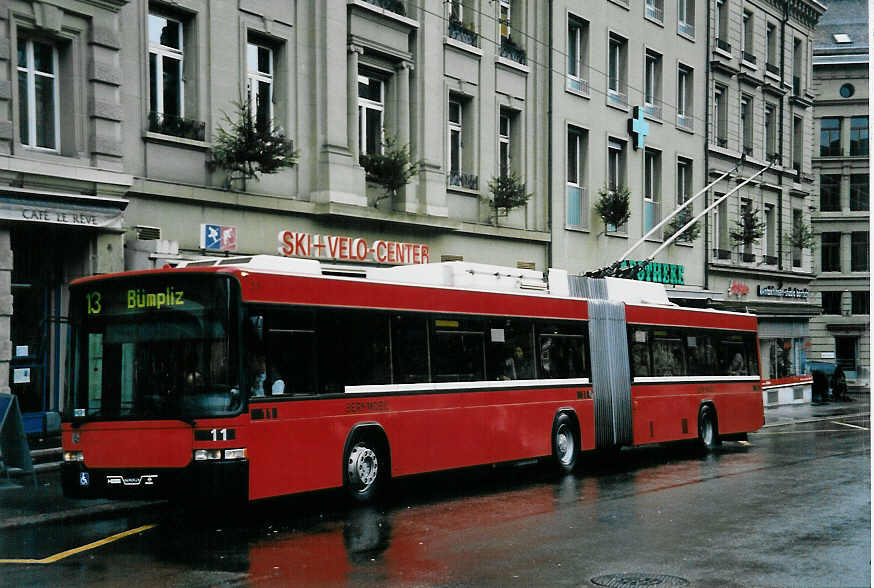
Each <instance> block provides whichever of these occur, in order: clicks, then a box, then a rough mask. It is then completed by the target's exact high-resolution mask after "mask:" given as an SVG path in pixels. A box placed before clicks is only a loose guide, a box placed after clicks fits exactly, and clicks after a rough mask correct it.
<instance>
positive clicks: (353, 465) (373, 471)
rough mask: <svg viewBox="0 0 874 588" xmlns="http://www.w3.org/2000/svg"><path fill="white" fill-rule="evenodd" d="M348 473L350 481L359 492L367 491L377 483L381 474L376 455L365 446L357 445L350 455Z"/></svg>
mask: <svg viewBox="0 0 874 588" xmlns="http://www.w3.org/2000/svg"><path fill="white" fill-rule="evenodd" d="M347 472H348V473H349V481H350V482H351V483H352V485H353V486H355V487H356V488H358V491H359V492H363V491H365V490H367V489H368V488H369V487H370V486H371V485H373V483H374V482H375V481H376V476H377V473H378V472H379V460H378V459H377V457H376V453H374V452H373V450H372V449H370V448H369V447H367V446H365V445H356V446H355V447H353V448H352V451H351V452H350V453H349V463H348V464H347Z"/></svg>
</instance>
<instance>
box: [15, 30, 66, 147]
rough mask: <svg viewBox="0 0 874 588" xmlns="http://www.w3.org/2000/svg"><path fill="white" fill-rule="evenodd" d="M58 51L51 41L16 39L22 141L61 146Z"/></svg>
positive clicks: (33, 144)
mask: <svg viewBox="0 0 874 588" xmlns="http://www.w3.org/2000/svg"><path fill="white" fill-rule="evenodd" d="M58 104H59V100H58V51H57V49H55V47H54V46H53V45H50V44H48V43H43V42H41V41H35V40H32V39H24V38H19V39H18V137H19V140H20V141H21V144H22V145H27V146H29V147H35V148H40V149H51V150H54V151H57V150H58V149H59V147H60V127H61V125H60V109H59V108H58Z"/></svg>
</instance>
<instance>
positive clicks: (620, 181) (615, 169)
mask: <svg viewBox="0 0 874 588" xmlns="http://www.w3.org/2000/svg"><path fill="white" fill-rule="evenodd" d="M625 186H626V182H625V141H620V140H618V139H609V140H608V143H607V189H608V190H618V189H620V188H624V187H625ZM624 227H625V225H623V226H621V227H617V226H616V225H607V230H608V231H613V232H615V231H620V230H624Z"/></svg>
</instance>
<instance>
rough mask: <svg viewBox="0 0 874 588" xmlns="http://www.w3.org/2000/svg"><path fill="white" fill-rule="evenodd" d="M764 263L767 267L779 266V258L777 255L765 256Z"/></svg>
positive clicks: (763, 257)
mask: <svg viewBox="0 0 874 588" xmlns="http://www.w3.org/2000/svg"><path fill="white" fill-rule="evenodd" d="M762 261H763V262H764V264H765V265H777V256H776V255H763V256H762Z"/></svg>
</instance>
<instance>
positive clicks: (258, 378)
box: [249, 353, 267, 396]
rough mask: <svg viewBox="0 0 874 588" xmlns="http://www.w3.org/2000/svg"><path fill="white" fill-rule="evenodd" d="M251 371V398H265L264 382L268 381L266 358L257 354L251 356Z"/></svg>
mask: <svg viewBox="0 0 874 588" xmlns="http://www.w3.org/2000/svg"><path fill="white" fill-rule="evenodd" d="M249 369H250V372H249V373H250V374H251V377H252V379H251V383H252V384H251V387H250V389H249V396H264V382H265V381H266V380H267V368H266V366H265V364H264V356H263V355H260V354H257V353H253V354H251V355H250V356H249Z"/></svg>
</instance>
